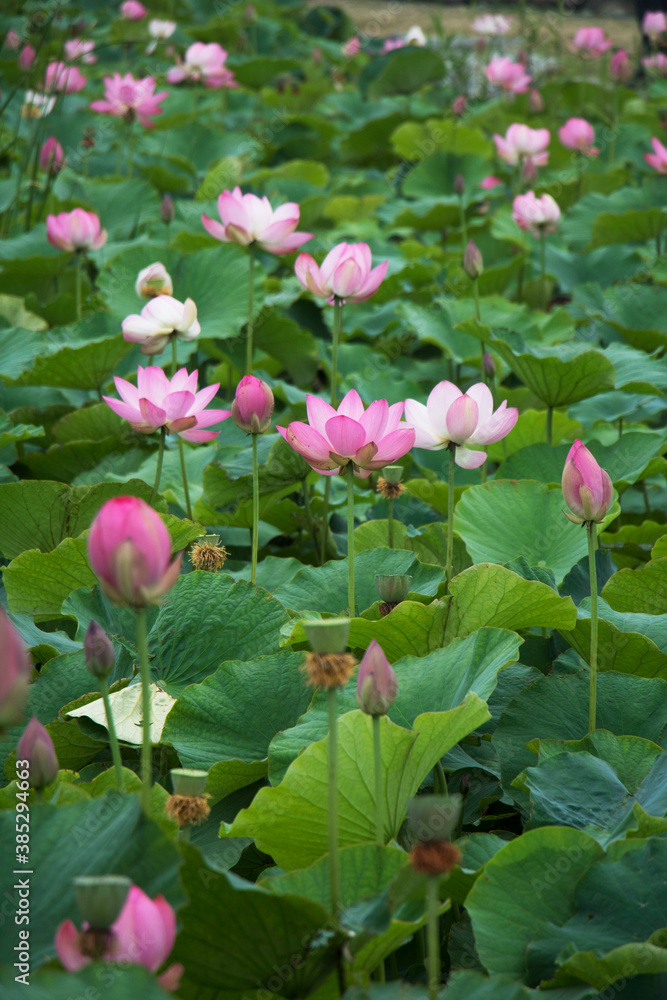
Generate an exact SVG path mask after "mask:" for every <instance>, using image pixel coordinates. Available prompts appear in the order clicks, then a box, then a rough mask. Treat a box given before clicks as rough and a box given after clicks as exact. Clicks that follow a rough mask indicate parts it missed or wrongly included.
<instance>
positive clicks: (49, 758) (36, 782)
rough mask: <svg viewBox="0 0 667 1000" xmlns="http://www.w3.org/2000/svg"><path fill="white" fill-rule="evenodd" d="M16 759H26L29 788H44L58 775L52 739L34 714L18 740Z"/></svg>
mask: <svg viewBox="0 0 667 1000" xmlns="http://www.w3.org/2000/svg"><path fill="white" fill-rule="evenodd" d="M16 759H17V760H27V761H28V770H29V772H30V777H29V778H28V780H29V782H30V787H31V788H37V789H42V788H45V787H46V786H47V785H50V784H51V783H52V782H53V781H55V780H56V778H57V777H58V758H57V756H56V750H55V747H54V745H53V740H52V739H51V737H50V736H49V734H48V733H47V731H46V729H45V728H44V726H43V725H42V723H41V722H40V721H39V719H38V718H37V716H35V715H33V717H32V719H31V720H30V722H29V723H28V725H27V726H26V727H25V730H24V731H23V735H22V736H21V739H20V740H19V741H18V744H17V747H16Z"/></svg>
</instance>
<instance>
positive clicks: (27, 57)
mask: <svg viewBox="0 0 667 1000" xmlns="http://www.w3.org/2000/svg"><path fill="white" fill-rule="evenodd" d="M35 55H36V53H35V50H34V49H33V47H32V45H25V46H24V47H23V48H22V49H21V53H20V55H19V67H20V69H22V70H23V72H24V73H27V72H28V70H29V69H30V67H31V66H32V64H33V63H34V61H35Z"/></svg>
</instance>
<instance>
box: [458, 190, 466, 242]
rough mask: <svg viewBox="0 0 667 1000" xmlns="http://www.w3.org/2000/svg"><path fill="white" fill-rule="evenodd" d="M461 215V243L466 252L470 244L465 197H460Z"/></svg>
mask: <svg viewBox="0 0 667 1000" xmlns="http://www.w3.org/2000/svg"><path fill="white" fill-rule="evenodd" d="M459 215H460V218H461V241H462V243H463V249H464V250H465V248H466V246H467V244H468V220H467V219H466V210H465V207H464V205H463V195H460V196H459Z"/></svg>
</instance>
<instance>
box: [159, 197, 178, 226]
mask: <svg viewBox="0 0 667 1000" xmlns="http://www.w3.org/2000/svg"><path fill="white" fill-rule="evenodd" d="M160 218H161V219H162V221H163V222H164V224H165V226H168V225H169V223H170V222H173V221H174V219H175V218H176V209H175V208H174V202H173V199H172V198H171V197H170V195H168V194H166V195H165V196H164V198H163V199H162V204H161V205H160Z"/></svg>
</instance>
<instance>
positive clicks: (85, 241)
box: [46, 208, 107, 253]
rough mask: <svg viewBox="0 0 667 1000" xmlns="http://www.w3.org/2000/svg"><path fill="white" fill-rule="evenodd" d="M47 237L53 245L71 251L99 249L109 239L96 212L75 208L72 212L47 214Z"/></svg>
mask: <svg viewBox="0 0 667 1000" xmlns="http://www.w3.org/2000/svg"><path fill="white" fill-rule="evenodd" d="M46 238H47V239H48V241H49V243H50V244H51V246H54V247H57V249H58V250H66V251H67V252H69V253H72V252H73V251H78V250H99V249H100V247H103V246H104V244H105V243H106V241H107V231H106V229H102V227H101V225H100V220H99V218H98V217H97V216H96V215H95V213H94V212H86V211H85V209H83V208H74V209H72V211H71V212H60V214H59V215H47V217H46Z"/></svg>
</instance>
